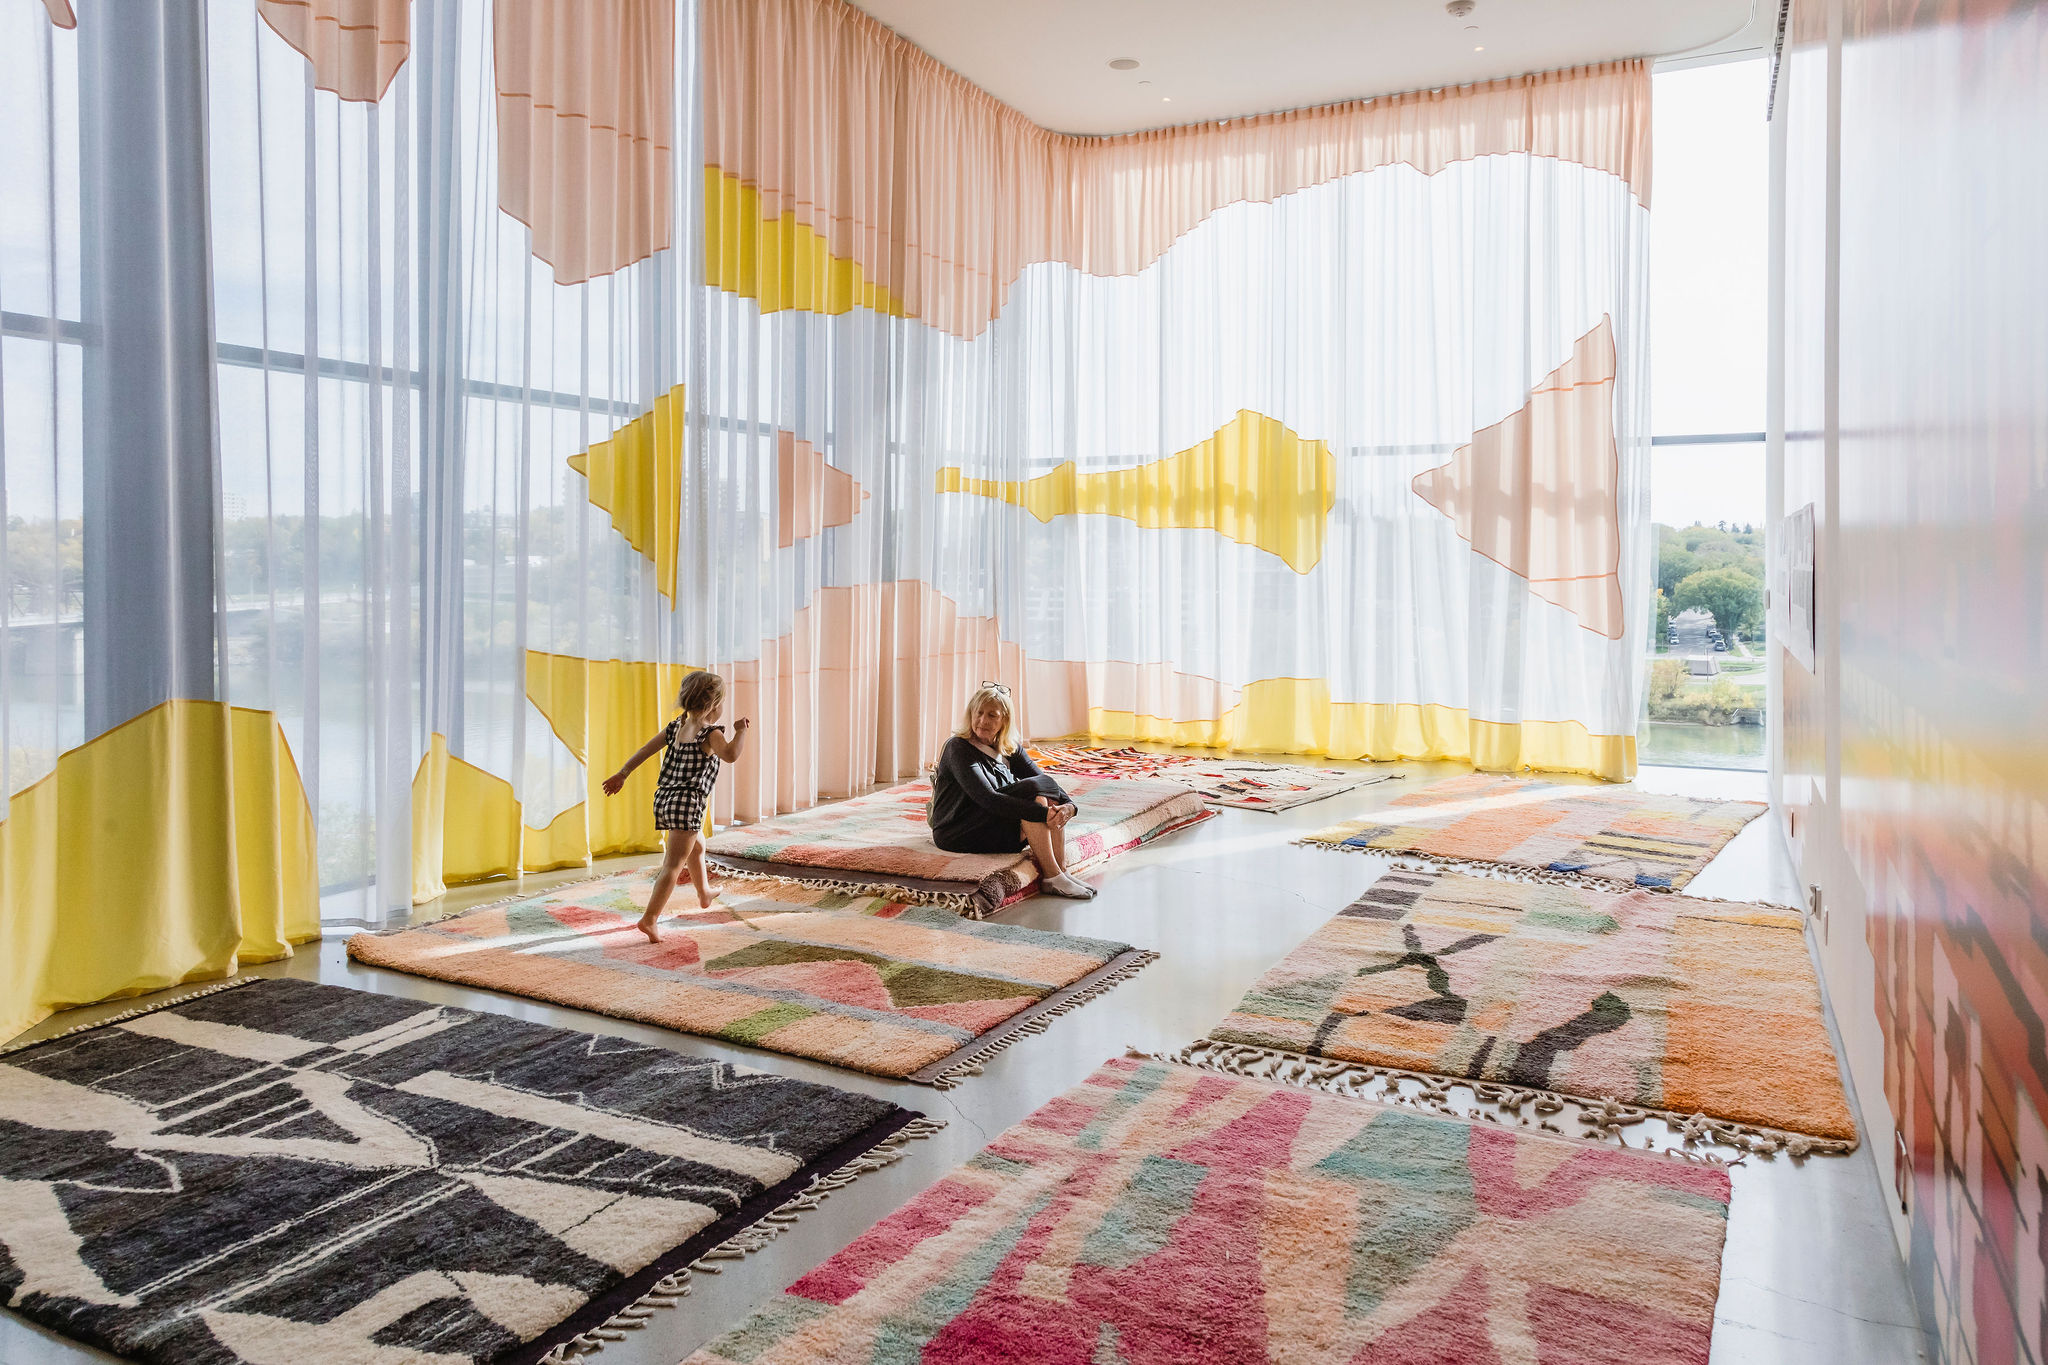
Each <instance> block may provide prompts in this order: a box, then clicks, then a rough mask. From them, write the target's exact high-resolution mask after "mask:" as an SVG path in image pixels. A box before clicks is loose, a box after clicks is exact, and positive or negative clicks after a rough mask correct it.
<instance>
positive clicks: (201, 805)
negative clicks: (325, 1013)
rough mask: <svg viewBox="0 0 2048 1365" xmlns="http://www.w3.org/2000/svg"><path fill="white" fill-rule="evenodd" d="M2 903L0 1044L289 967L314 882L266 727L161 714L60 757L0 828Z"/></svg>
mask: <svg viewBox="0 0 2048 1365" xmlns="http://www.w3.org/2000/svg"><path fill="white" fill-rule="evenodd" d="M0 891H4V893H5V897H6V913H5V915H4V916H0V1036H12V1035H13V1034H15V1033H18V1032H20V1031H21V1030H22V1029H25V1028H28V1027H29V1026H30V1025H32V1024H34V1023H36V1022H38V1021H39V1020H41V1019H43V1018H46V1017H47V1016H48V1015H50V1014H51V1013H52V1012H53V1011H56V1010H60V1009H64V1008H67V1007H69V1006H72V1005H82V1004H89V1003H91V1002H92V1001H95V1000H106V999H110V998H114V997H118V996H127V995H139V994H142V993H144V992H147V991H155V990H162V989H163V988H164V987H166V986H175V985H177V984H178V983H180V982H183V981H203V980H207V979H209V978H215V977H224V976H231V975H233V974H234V972H235V969H236V967H237V965H238V964H240V963H245V962H269V961H272V960H274V959H277V958H281V957H289V956H290V955H291V952H292V946H293V945H294V944H298V943H306V942H309V941H311V940H313V939H317V938H318V937H320V880H319V873H318V870H317V868H316V866H315V862H314V837H313V817H312V812H311V811H310V810H309V809H308V808H307V805H306V793H305V789H304V788H303V787H302V786H301V785H300V782H299V772H298V768H297V766H296V764H294V763H293V761H292V755H291V749H290V747H289V746H288V745H287V744H286V743H285V737H284V732H283V731H282V730H280V729H279V728H278V724H277V718H276V716H274V715H272V714H271V713H270V712H268V711H250V710H245V709H242V708H240V707H231V706H227V705H224V704H223V703H220V702H211V701H170V702H165V703H164V704H163V705H161V706H158V707H155V708H154V709H152V710H149V711H145V712H144V713H143V714H141V715H140V716H137V717H136V718H135V719H133V720H131V721H129V722H127V723H126V724H125V725H120V726H117V727H115V728H114V729H112V730H109V731H107V732H106V733H105V734H103V735H100V736H99V737H98V738H96V739H93V740H90V741H88V742H87V743H85V744H82V745H80V746H79V747H78V748H76V749H72V750H70V751H69V752H67V753H65V754H62V755H61V756H59V758H58V759H57V766H56V768H55V770H54V771H52V772H51V773H50V774H49V775H48V776H47V777H45V778H43V779H42V780H41V781H40V782H37V783H34V784H33V785H31V786H29V787H26V788H24V789H23V790H21V791H19V792H17V793H15V795H14V798H13V801H12V803H11V804H10V806H9V809H8V816H7V819H5V820H0Z"/></svg>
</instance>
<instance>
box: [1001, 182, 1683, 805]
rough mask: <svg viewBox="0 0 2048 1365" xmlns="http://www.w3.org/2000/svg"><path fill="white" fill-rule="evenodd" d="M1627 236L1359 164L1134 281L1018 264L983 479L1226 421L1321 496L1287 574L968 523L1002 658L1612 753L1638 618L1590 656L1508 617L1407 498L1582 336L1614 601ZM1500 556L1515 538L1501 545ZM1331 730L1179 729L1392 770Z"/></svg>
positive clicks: (1558, 619)
mask: <svg viewBox="0 0 2048 1365" xmlns="http://www.w3.org/2000/svg"><path fill="white" fill-rule="evenodd" d="M1645 229H1646V215H1645V214H1644V213H1643V211H1642V209H1641V208H1640V206H1639V205H1638V204H1637V203H1636V202H1635V200H1634V199H1633V197H1632V195H1631V193H1630V190H1629V187H1628V186H1627V185H1626V184H1624V183H1623V182H1621V181H1620V180H1618V179H1617V178H1616V177H1614V176H1612V175H1609V174H1607V173H1605V172H1602V171H1597V170H1593V169H1590V168H1588V167H1586V166H1582V165H1578V164H1575V163H1572V162H1568V161H1559V160H1552V159H1547V158H1537V157H1529V156H1490V157H1483V158H1479V159H1477V160H1472V161H1461V162H1454V163H1452V164H1451V165H1448V166H1446V167H1445V168H1444V169H1442V170H1440V171H1438V172H1436V173H1435V174H1434V175H1423V174H1420V173H1419V172H1417V171H1415V170H1414V169H1413V168H1411V167H1408V166H1403V165H1396V166H1388V167H1383V168H1381V169H1378V170H1374V171H1369V172H1364V173H1359V174H1353V175H1348V176H1344V177H1342V178H1340V179H1337V180H1333V181H1330V182H1327V183H1324V184H1320V185H1316V186H1313V187H1311V188H1308V189H1304V190H1300V191H1297V192H1295V193H1293V194H1290V195H1287V196H1285V197H1284V198H1281V199H1279V200H1276V201H1274V202H1272V203H1270V204H1248V203H1240V204H1233V205H1230V206H1228V207H1226V208H1224V209H1222V210H1220V211H1218V212H1217V213H1216V214H1215V215H1213V216H1212V217H1210V218H1209V219H1208V220H1207V221H1206V222H1204V223H1203V224H1202V225H1201V226H1200V227H1198V228H1196V229H1195V230H1193V231H1191V232H1189V233H1188V234H1187V235H1186V236H1184V237H1182V238H1181V239H1180V240H1179V241H1178V242H1176V243H1175V244H1174V246H1173V247H1172V248H1170V249H1169V250H1168V251H1167V252H1166V253H1165V255H1164V256H1162V257H1161V258H1160V259H1159V261H1157V262H1156V263H1155V264H1153V265H1152V266H1150V267H1148V268H1146V269H1145V270H1143V271H1140V272H1139V273H1137V274H1135V275H1130V276H1124V277H1119V278H1113V279H1105V278H1101V277H1098V276H1094V275H1089V274H1086V273H1083V272H1081V271H1077V270H1074V269H1072V268H1070V267H1067V266H1064V265H1060V264H1043V265H1037V266H1033V267H1031V268H1030V269H1028V270H1027V271H1026V272H1025V274H1024V276H1023V277H1022V279H1020V281H1019V283H1018V285H1017V286H1016V287H1015V288H1013V289H1012V291H1011V295H1010V300H1009V304H1008V306H1007V307H1006V308H1005V310H1004V311H1003V313H1002V314H1001V315H1000V316H999V317H998V319H997V320H996V322H995V324H994V325H993V327H992V328H991V338H990V340H991V343H992V346H993V349H994V350H995V351H996V352H997V353H998V354H1000V355H1001V356H1002V357H1003V362H1004V363H1003V368H1002V375H1001V379H1000V382H1001V383H1002V384H1003V385H1004V386H1006V387H1008V388H1010V389H1012V390H1013V392H1014V393H1015V395H1016V396H1015V397H1014V398H1013V399H1012V401H1013V402H1014V404H1015V407H1014V414H1015V418H1014V423H1013V424H1012V426H1013V430H1012V431H1011V432H1010V433H1007V435H1008V437H1009V439H1007V440H1006V441H1005V442H1004V443H1002V445H1000V446H998V447H995V448H993V449H991V450H990V452H989V454H988V456H987V457H986V460H985V462H984V464H983V466H982V468H983V469H984V470H988V471H994V473H995V477H998V478H1001V479H1012V480H1014V479H1025V478H1031V477H1033V476H1037V475H1042V474H1044V473H1045V472H1046V471H1047V470H1049V469H1051V468H1054V467H1055V466H1057V465H1058V464H1059V463H1060V462H1062V461H1068V460H1071V461H1074V462H1075V463H1076V465H1077V466H1078V467H1079V470H1080V472H1081V473H1082V474H1083V475H1085V474H1087V473H1090V472H1093V471H1107V470H1116V469H1127V468H1131V467H1135V466H1143V465H1145V464H1146V463H1148V462H1152V461H1157V460H1160V459H1161V458H1163V457H1166V456H1169V455H1171V454H1172V453H1173V452H1176V451H1180V450H1184V449H1187V448H1189V447H1191V446H1194V445H1196V444H1197V443H1198V442H1201V441H1204V440H1206V439H1208V438H1209V437H1211V436H1212V434H1213V433H1215V432H1216V431H1217V430H1218V429H1219V428H1221V427H1223V426H1225V424H1227V423H1229V422H1231V421H1232V420H1233V418H1234V417H1235V416H1236V414H1238V413H1239V412H1241V411H1245V410H1249V411H1252V412H1255V413H1259V414H1263V415H1264V416H1265V417H1268V418H1271V419H1273V420H1274V421H1276V422H1278V423H1280V424H1281V425H1283V426H1284V427H1286V428H1287V429H1289V430H1290V431H1292V432H1295V433H1297V434H1299V435H1301V436H1303V437H1305V438H1314V439H1316V440H1320V441H1322V442H1325V443H1327V444H1328V446H1329V448H1330V450H1331V451H1332V452H1333V454H1334V456H1335V485H1336V486H1335V501H1334V506H1333V508H1332V509H1331V512H1330V515H1329V519H1328V523H1327V527H1326V529H1325V530H1324V533H1323V535H1322V544H1321V549H1320V558H1319V559H1318V560H1317V561H1316V562H1315V563H1314V564H1312V565H1311V564H1303V563H1300V562H1296V563H1289V562H1287V561H1286V560H1285V559H1283V558H1282V557H1280V556H1279V555H1276V554H1275V553H1272V552H1270V551H1268V550H1266V549H1262V548H1259V547H1257V546H1255V545H1252V544H1243V543H1234V542H1232V541H1230V540H1229V539H1226V538H1223V537H1219V536H1218V535H1217V534H1215V533H1213V532H1211V531H1208V530H1194V529H1153V528H1148V527H1146V526H1142V525H1140V524H1139V523H1138V522H1136V521H1133V520H1127V519H1125V518H1123V517H1119V516H1100V515H1098V516H1085V515H1084V516H1072V517H1060V518H1057V519H1055V520H1053V521H1052V522H1050V523H1044V524H1041V523H1040V522H1038V521H1037V520H1036V519H1035V518H1033V517H1031V516H1030V515H1028V514H1027V513H1025V512H1023V511H1022V510H1021V509H1016V508H1011V507H999V508H996V509H993V510H992V511H991V513H990V516H991V519H992V521H993V522H994V525H992V526H991V527H990V529H989V532H988V534H989V535H990V536H991V537H994V538H998V539H1001V540H1004V541H1006V542H1009V543H1010V544H1011V545H1013V546H1014V547H1015V548H1014V549H1013V550H1012V553H1013V554H1015V555H1016V556H1017V557H1018V559H1019V560H1020V561H1021V563H1020V565H1019V568H1020V571H1021V577H1022V579H1023V588H1022V592H1021V596H1022V598H1023V603H1022V605H1023V611H1022V613H1021V615H1019V616H1016V617H1014V618H1013V619H1016V620H1017V621H1018V622H1019V627H1020V629H1019V639H1020V642H1021V644H1022V645H1023V648H1024V651H1025V653H1026V654H1027V655H1029V656H1030V657H1031V658H1032V659H1034V660H1089V661H1102V660H1118V661H1127V662H1129V663H1133V664H1139V665H1148V664H1153V665H1161V666H1163V668H1166V669H1170V670H1171V671H1172V672H1174V673H1178V674H1181V675H1188V676H1192V677H1195V678H1201V679H1207V680H1213V681H1214V682H1215V683H1217V684H1218V685H1219V686H1220V689H1221V691H1222V693H1223V695H1224V697H1225V698H1230V697H1236V698H1237V699H1238V700H1239V701H1240V702H1242V700H1243V697H1244V690H1245V689H1246V688H1248V687H1252V686H1253V685H1255V684H1257V683H1259V682H1260V681H1262V680H1292V681H1295V682H1306V681H1309V680H1317V681H1320V682H1321V683H1324V684H1326V687H1327V697H1328V700H1329V702H1330V703H1331V704H1333V705H1336V706H1338V707H1343V706H1346V705H1366V706H1373V707H1378V708H1388V707H1417V706H1420V707H1439V708H1446V709H1449V710H1453V711H1459V712H1464V713H1465V714H1466V715H1468V716H1469V717H1470V718H1472V719H1474V720H1483V721H1491V722H1496V723H1513V722H1518V721H1523V720H1530V721H1540V722H1553V723H1555V722H1577V723H1578V724H1579V725H1581V726H1582V727H1584V729H1585V730H1586V731H1588V732H1589V733H1591V734H1594V735H1609V736H1614V735H1625V734H1628V733H1630V732H1631V731H1632V728H1633V723H1632V721H1631V719H1630V717H1631V716H1632V715H1633V709H1632V707H1633V698H1634V696H1635V692H1634V687H1633V684H1632V682H1631V681H1630V679H1631V676H1632V674H1631V672H1630V668H1631V661H1632V660H1634V659H1636V658H1638V657H1639V656H1640V653H1641V643H1642V641H1641V631H1642V629H1643V628H1644V622H1643V621H1642V620H1641V619H1640V618H1641V616H1642V613H1641V612H1640V611H1632V612H1631V613H1630V614H1629V615H1628V616H1627V617H1626V627H1627V629H1626V631H1625V632H1617V634H1618V635H1619V638H1618V639H1617V638H1610V636H1609V635H1607V634H1605V633H1603V631H1602V630H1601V629H1597V628H1592V627H1596V626H1600V625H1604V624H1607V623H1605V622H1600V621H1589V620H1588V619H1586V617H1585V614H1583V613H1575V612H1573V611H1571V610H1567V609H1565V608H1564V607H1561V606H1559V605H1556V604H1555V603H1553V602H1550V601H1546V600H1544V599H1543V598H1542V597H1540V596H1538V595H1537V594H1535V593H1533V592H1532V591H1531V590H1530V584H1529V582H1528V578H1527V576H1525V574H1523V573H1517V572H1515V571H1514V570H1512V569H1510V568H1509V567H1507V566H1505V565H1503V564H1502V563H1499V562H1496V560H1495V559H1493V558H1490V557H1488V554H1487V553H1484V552H1480V551H1477V550H1476V548H1475V544H1474V543H1473V542H1472V541H1471V540H1468V539H1467V538H1464V537H1462V536H1461V535H1460V528H1459V527H1458V525H1457V524H1456V523H1455V522H1454V521H1453V520H1452V519H1451V518H1449V517H1447V516H1446V515H1445V514H1444V513H1443V512H1442V511H1440V510H1439V509H1438V508H1437V507H1435V506H1433V505H1431V504H1430V503H1429V502H1427V501H1425V500H1424V499H1423V498H1422V497H1420V496H1418V495H1417V491H1416V489H1415V487H1414V482H1415V479H1416V477H1417V476H1418V475H1422V474H1424V473H1425V471H1429V470H1432V469H1436V468H1438V467H1441V466H1444V465H1446V464H1448V463H1450V462H1452V460H1453V458H1454V456H1455V454H1456V452H1457V451H1458V449H1459V448H1460V447H1462V446H1466V445H1468V444H1469V443H1471V442H1472V441H1473V439H1474V433H1477V432H1479V431H1481V430H1482V429H1484V428H1487V427H1490V426H1493V425H1494V424H1496V423H1498V422H1501V421H1502V420H1503V419H1505V418H1508V417H1510V416H1511V415H1512V414H1515V413H1516V412H1518V411H1519V410H1521V409H1522V408H1523V407H1524V406H1525V405H1526V404H1528V403H1529V402H1530V401H1531V392H1532V391H1533V390H1536V389H1538V388H1539V387H1542V386H1543V383H1544V379H1545V376H1546V375H1548V374H1550V372H1552V371H1553V370H1555V369H1557V368H1558V367H1559V366H1560V365H1563V364H1565V363H1566V362H1567V361H1568V360H1570V358H1571V357H1572V355H1573V351H1574V347H1575V345H1576V344H1577V343H1578V342H1579V341H1580V339H1581V338H1582V337H1585V336H1587V335H1588V334H1589V333H1595V332H1597V331H1598V330H1599V329H1600V328H1601V327H1602V326H1603V323H1604V324H1606V326H1607V327H1608V328H1609V329H1610V330H1611V333H1612V336H1613V340H1614V346H1615V350H1616V352H1617V360H1618V368H1619V378H1620V382H1619V383H1618V384H1616V385H1614V386H1613V388H1614V392H1615V394H1616V395H1617V400H1616V405H1615V411H1614V423H1615V432H1616V435H1617V437H1618V442H1617V444H1618V448H1619V454H1620V460H1621V487H1620V494H1621V497H1622V499H1623V500H1624V501H1623V505H1622V506H1621V507H1620V508H1619V516H1618V517H1613V518H1610V520H1609V526H1610V528H1611V529H1613V530H1618V531H1621V532H1622V539H1621V544H1620V563H1619V576H1620V579H1621V581H1622V582H1624V583H1633V582H1635V581H1636V580H1637V579H1638V578H1639V576H1640V573H1641V568H1642V565H1643V564H1644V563H1645V562H1646V560H1645V559H1644V558H1643V556H1645V555H1646V554H1647V552H1648V551H1647V542H1646V540H1645V532H1646V528H1647V525H1648V515H1647V512H1648V509H1647V502H1646V499H1647V493H1648V474H1647V466H1646V464H1645V463H1644V461H1645V458H1646V455H1647V449H1648V429H1647V411H1646V403H1645V402H1644V401H1643V396H1644V395H1646V393H1647V389H1646V387H1645V381H1646V379H1647V368H1646V357H1645V355H1644V351H1643V344H1644V340H1645V338H1644V329H1643V320H1644V309H1645V303H1646V298H1645V293H1644V289H1643V271H1644V266H1645V263H1646V252H1645V247H1646V236H1645ZM1527 534H1529V531H1528V529H1527V528H1516V538H1520V537H1521V536H1524V535H1527ZM1535 534H1536V535H1538V536H1540V534H1541V532H1540V530H1539V531H1537V532H1535ZM1299 559H1300V556H1297V560H1299ZM963 590H965V589H964V585H963ZM1615 624H1620V623H1615ZM1182 690H1183V692H1186V691H1187V689H1186V688H1185V686H1184V687H1183V689H1182ZM1300 690H1301V689H1299V688H1297V689H1296V691H1300ZM1198 697H1199V698H1200V699H1199V700H1197V698H1198ZM1118 702H1122V703H1123V704H1122V705H1118V704H1117V703H1118ZM1091 704H1092V705H1093V706H1094V707H1096V708H1098V709H1101V708H1105V707H1107V708H1108V709H1114V710H1125V709H1135V711H1136V712H1137V714H1138V715H1139V716H1150V717H1152V718H1154V720H1155V721H1160V722H1189V721H1195V720H1197V719H1198V718H1200V719H1208V718H1212V717H1217V716H1218V713H1217V712H1216V711H1215V710H1214V709H1213V706H1214V702H1213V700H1212V699H1211V697H1210V694H1209V693H1208V692H1207V690H1206V689H1201V688H1196V689H1194V690H1193V693H1192V694H1189V695H1186V696H1175V695H1170V694H1169V693H1168V692H1166V691H1162V690H1160V688H1159V686H1158V685H1157V684H1155V685H1154V686H1153V687H1152V689H1151V690H1149V691H1141V692H1135V693H1133V694H1132V695H1131V699H1130V700H1128V701H1125V700H1124V699H1123V698H1122V697H1109V696H1105V695H1103V694H1101V692H1100V691H1099V690H1098V692H1097V693H1096V695H1095V696H1094V697H1093V698H1091ZM1304 704H1305V703H1304ZM1176 707H1178V708H1179V710H1178V713H1176V710H1175V708H1176ZM1205 708H1210V709H1205ZM1105 726H1106V728H1107V729H1108V730H1109V731H1110V732H1121V731H1123V730H1125V729H1132V728H1134V729H1135V732H1138V733H1148V732H1149V733H1150V734H1152V735H1153V736H1155V737H1165V736H1166V735H1167V734H1168V733H1169V732H1170V727H1169V726H1168V725H1164V724H1153V725H1150V726H1147V725H1144V724H1138V725H1136V726H1135V727H1132V725H1131V722H1129V721H1126V720H1123V719H1121V718H1114V719H1108V720H1107V721H1106V722H1105V721H1104V719H1103V718H1098V721H1097V725H1096V727H1095V728H1098V729H1103V728H1105ZM1424 728H1425V729H1427V728H1428V727H1427V726H1425V727H1424ZM1345 731H1346V725H1345V723H1344V721H1343V719H1342V718H1341V717H1340V718H1338V719H1337V720H1335V721H1317V720H1314V719H1313V718H1311V717H1309V716H1308V715H1306V714H1302V715H1299V716H1296V715H1292V714H1288V715H1286V716H1284V717H1283V716H1282V715H1281V714H1278V713H1276V712H1260V711H1259V710H1258V708H1257V707H1256V706H1249V707H1247V706H1242V705H1241V706H1240V707H1239V711H1238V714H1237V715H1236V716H1235V717H1233V718H1232V719H1231V720H1230V721H1229V722H1227V723H1220V724H1218V725H1216V726H1213V727H1203V726H1197V727H1194V729H1193V730H1192V731H1190V732H1188V733H1190V735H1191V737H1195V736H1199V737H1200V738H1202V739H1203V740H1204V741H1205V742H1209V736H1211V735H1213V736H1215V737H1217V738H1222V739H1225V740H1227V741H1229V742H1232V743H1238V744H1245V745H1247V746H1248V747H1258V748H1287V749H1295V750H1309V751H1313V752H1327V753H1334V754H1337V755H1338V756H1342V757H1354V758H1355V757H1374V758H1387V757H1396V756H1403V755H1400V754H1397V753H1393V752H1387V751H1385V750H1384V749H1382V748H1381V747H1380V746H1379V745H1377V744H1375V743H1370V742H1366V741H1365V739H1364V738H1363V737H1362V736H1358V735H1354V736H1352V738H1350V739H1347V738H1346V736H1345ZM1408 752H1409V753H1414V752H1415V750H1414V749H1413V748H1409V749H1408ZM1452 752H1453V753H1454V754H1456V756H1465V757H1476V755H1473V754H1471V753H1470V752H1469V751H1468V752H1465V753H1457V752H1456V750H1455V749H1453V750H1452ZM1610 775H1613V774H1610Z"/></svg>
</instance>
